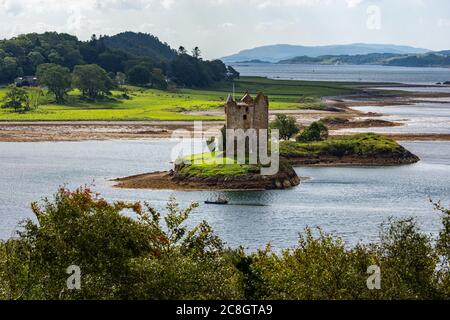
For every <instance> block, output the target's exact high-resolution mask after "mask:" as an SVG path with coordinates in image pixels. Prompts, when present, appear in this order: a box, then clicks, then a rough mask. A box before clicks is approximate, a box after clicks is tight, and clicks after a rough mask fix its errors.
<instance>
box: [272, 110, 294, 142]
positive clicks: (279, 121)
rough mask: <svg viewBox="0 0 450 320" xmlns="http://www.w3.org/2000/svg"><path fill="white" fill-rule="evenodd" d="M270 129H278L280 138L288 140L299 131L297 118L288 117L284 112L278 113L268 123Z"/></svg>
mask: <svg viewBox="0 0 450 320" xmlns="http://www.w3.org/2000/svg"><path fill="white" fill-rule="evenodd" d="M270 128H271V129H278V130H279V132H280V138H281V139H282V140H290V139H291V138H292V137H293V136H295V135H296V134H297V133H299V132H300V129H299V128H298V125H297V120H296V119H295V118H294V117H288V116H286V115H285V114H278V115H277V116H276V118H275V120H274V121H272V123H271V124H270Z"/></svg>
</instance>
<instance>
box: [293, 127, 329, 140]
mask: <svg viewBox="0 0 450 320" xmlns="http://www.w3.org/2000/svg"><path fill="white" fill-rule="evenodd" d="M327 138H328V129H327V127H326V126H325V125H324V124H323V123H322V122H313V123H312V124H311V125H310V126H308V127H306V128H305V129H304V130H303V132H302V133H301V134H300V135H299V136H298V137H297V141H298V142H313V141H322V140H325V139H327Z"/></svg>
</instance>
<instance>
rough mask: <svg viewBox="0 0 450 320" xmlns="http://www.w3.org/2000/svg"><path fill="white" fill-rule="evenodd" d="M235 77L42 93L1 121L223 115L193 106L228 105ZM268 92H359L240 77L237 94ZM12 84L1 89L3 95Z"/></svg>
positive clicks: (302, 100) (278, 103) (280, 95)
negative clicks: (29, 107)
mask: <svg viewBox="0 0 450 320" xmlns="http://www.w3.org/2000/svg"><path fill="white" fill-rule="evenodd" d="M231 91H232V84H231V83H221V84H218V85H216V86H215V87H214V88H211V89H209V90H194V89H182V90H180V91H179V92H177V93H171V92H166V91H160V90H153V89H141V88H137V87H130V93H129V95H130V96H131V99H129V100H125V99H120V96H121V93H120V92H113V98H112V99H110V100H107V101H98V102H89V101H84V100H82V99H80V94H79V92H78V91H76V90H74V91H71V92H70V94H69V98H68V101H67V102H66V103H65V104H56V103H54V102H53V101H52V100H53V98H52V97H51V95H48V94H47V95H46V96H45V97H43V99H42V105H41V106H40V107H39V108H38V109H37V110H35V111H31V112H28V113H14V112H12V111H11V110H8V109H0V121H76V120H85V121H95V120H98V121H102V120H105V121H138V120H157V121H176V120H179V121H194V120H198V121H200V120H202V121H208V120H209V121H221V120H223V119H224V117H223V116H221V115H220V116H218V115H209V116H208V115H199V114H190V113H189V112H193V111H213V110H216V111H217V110H218V111H223V104H224V101H225V99H226V98H227V95H228V94H229V92H231ZM246 91H249V92H251V93H253V94H256V93H257V92H264V93H265V94H267V95H268V96H269V98H270V109H271V110H292V109H323V108H324V106H323V104H321V103H320V97H322V96H330V95H341V94H350V93H355V92H357V91H358V89H355V88H352V87H351V84H346V83H345V84H344V83H331V82H310V81H286V80H269V79H266V78H255V77H243V78H242V79H240V80H238V81H236V95H237V96H238V97H239V96H241V95H242V94H243V93H244V92H246ZM5 92H6V89H5V88H2V89H0V99H1V98H2V97H3V96H4V95H5Z"/></svg>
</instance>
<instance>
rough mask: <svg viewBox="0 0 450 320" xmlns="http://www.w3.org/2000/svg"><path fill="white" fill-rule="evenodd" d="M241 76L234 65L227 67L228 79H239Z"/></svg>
mask: <svg viewBox="0 0 450 320" xmlns="http://www.w3.org/2000/svg"><path fill="white" fill-rule="evenodd" d="M240 76H241V74H240V73H239V72H238V71H236V69H234V68H233V67H232V66H228V67H227V78H228V80H234V79H239V77H240Z"/></svg>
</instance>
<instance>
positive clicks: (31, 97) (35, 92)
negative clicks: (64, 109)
mask: <svg viewBox="0 0 450 320" xmlns="http://www.w3.org/2000/svg"><path fill="white" fill-rule="evenodd" d="M42 93H43V92H42V89H41V88H30V89H28V102H27V105H28V110H36V109H37V108H38V107H39V105H40V104H41V97H42Z"/></svg>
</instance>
